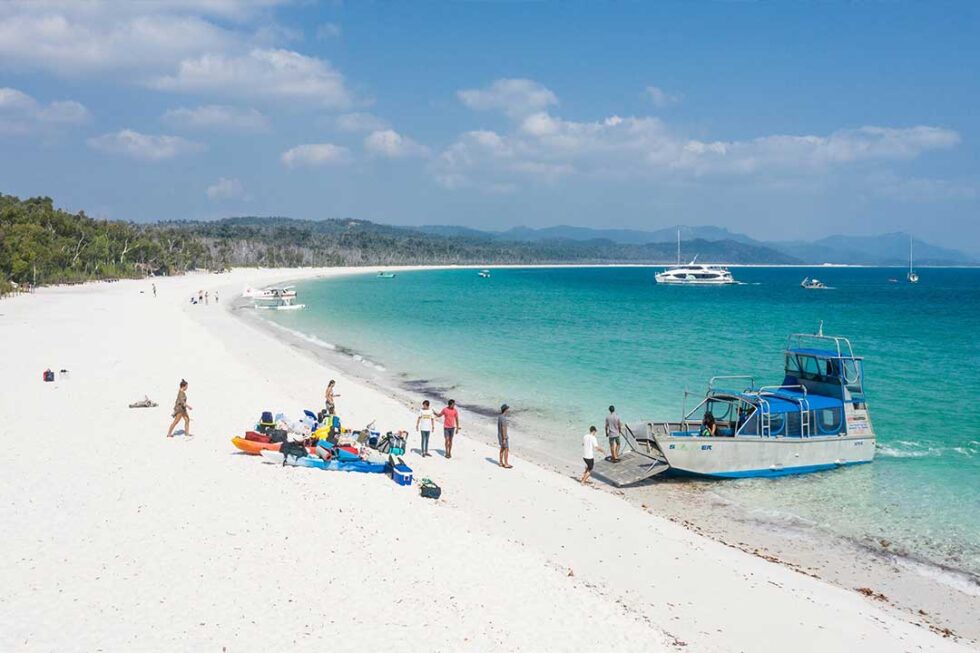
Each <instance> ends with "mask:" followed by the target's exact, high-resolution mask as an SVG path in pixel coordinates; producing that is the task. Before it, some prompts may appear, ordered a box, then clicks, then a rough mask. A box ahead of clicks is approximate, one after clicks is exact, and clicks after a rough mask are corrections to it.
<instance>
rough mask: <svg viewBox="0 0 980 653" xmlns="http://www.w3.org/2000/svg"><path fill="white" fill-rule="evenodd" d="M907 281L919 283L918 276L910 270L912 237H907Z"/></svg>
mask: <svg viewBox="0 0 980 653" xmlns="http://www.w3.org/2000/svg"><path fill="white" fill-rule="evenodd" d="M907 279H908V280H909V283H919V275H918V274H916V272H915V270H914V269H912V236H909V273H908V277H907Z"/></svg>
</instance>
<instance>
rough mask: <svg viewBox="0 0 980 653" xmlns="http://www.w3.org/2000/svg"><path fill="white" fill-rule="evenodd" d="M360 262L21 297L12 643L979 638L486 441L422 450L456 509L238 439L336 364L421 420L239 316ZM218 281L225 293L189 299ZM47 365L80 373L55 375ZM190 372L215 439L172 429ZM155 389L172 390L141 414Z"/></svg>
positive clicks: (2, 576) (482, 644) (441, 646)
mask: <svg viewBox="0 0 980 653" xmlns="http://www.w3.org/2000/svg"><path fill="white" fill-rule="evenodd" d="M359 271H360V272H363V271H364V270H359ZM342 272H343V271H338V270H332V271H312V270H307V271H296V270H288V271H268V270H266V271H261V270H259V271H256V270H249V271H244V270H238V271H235V272H233V273H230V274H226V275H221V276H206V275H189V276H186V277H182V278H174V279H159V280H157V288H158V290H159V296H158V297H157V298H154V297H153V296H152V294H150V292H149V291H150V284H149V282H146V281H141V282H136V281H122V282H118V283H113V284H90V285H85V286H76V287H71V288H52V289H42V290H41V291H39V292H38V293H37V294H35V295H32V296H21V297H14V298H11V299H5V300H3V301H0V347H2V351H0V355H2V358H0V360H2V361H3V364H2V367H3V384H4V385H3V388H4V389H3V392H2V393H0V410H2V414H3V415H4V419H3V421H2V423H0V433H2V434H3V436H4V440H5V441H6V442H7V443H8V445H9V447H10V449H11V450H12V452H13V453H12V455H8V456H7V457H5V458H4V459H3V462H2V463H0V489H2V492H0V523H2V524H3V536H2V545H3V549H4V552H5V555H4V556H3V558H2V561H0V617H2V618H0V649H2V650H4V651H13V650H58V651H62V650H98V649H103V650H121V649H137V650H161V649H169V650H174V649H176V650H190V649H194V650H219V649H225V650H228V651H234V650H268V649H271V648H273V647H275V648H303V649H314V648H315V649H318V650H325V649H326V648H328V647H329V648H331V649H333V650H364V649H366V648H368V647H372V648H373V647H378V648H382V647H383V648H384V649H387V650H420V649H422V650H439V651H450V650H453V651H454V650H479V651H482V650H508V651H511V650H527V651H541V650H583V649H588V648H591V647H600V646H601V647H603V648H605V649H612V650H651V649H652V650H667V649H671V648H675V647H682V646H683V647H685V648H687V649H688V650H695V651H728V650H733V651H769V650H772V651H776V650H784V649H791V650H818V649H819V650H834V651H836V650H854V649H857V648H861V649H864V650H875V651H922V650H930V651H932V650H936V651H938V650H965V649H966V648H967V646H965V645H964V643H963V642H958V641H956V640H954V639H952V638H943V637H941V636H940V635H938V634H936V633H935V632H933V631H932V630H930V628H928V627H927V626H926V625H925V624H923V623H918V624H917V623H911V622H910V621H909V620H908V617H907V615H906V614H905V613H903V612H899V611H897V610H895V609H893V608H891V607H889V606H888V605H885V604H882V603H881V602H879V601H876V600H874V599H873V598H867V597H864V596H862V595H860V594H858V593H856V592H854V591H850V590H845V589H842V588H840V587H837V586H834V585H831V584H829V583H826V582H823V581H821V580H817V579H814V578H812V577H810V576H807V575H804V574H801V573H797V572H796V571H793V570H791V569H789V568H787V567H786V566H783V565H780V564H774V563H772V562H769V561H766V560H764V559H762V558H760V557H757V556H753V555H749V554H746V553H744V552H743V551H740V550H738V549H736V548H732V547H728V546H725V545H723V544H720V543H718V542H716V541H714V540H711V539H708V538H706V537H703V536H700V535H698V534H697V533H695V532H693V531H691V530H689V529H686V528H684V527H682V526H681V525H678V524H676V523H673V522H671V521H669V520H667V519H664V518H662V517H659V516H657V515H655V514H652V513H651V512H649V511H645V510H643V509H642V508H640V507H639V506H636V505H634V504H632V503H630V502H628V501H623V500H622V499H621V498H620V497H619V496H617V495H616V494H615V493H612V492H607V491H601V490H597V489H592V488H582V487H579V486H578V485H576V484H575V483H573V482H572V481H571V479H569V478H568V477H567V476H565V475H563V474H557V473H555V472H553V471H550V470H548V469H545V468H544V467H541V466H538V465H534V464H532V463H530V462H529V461H527V460H524V459H522V458H521V457H520V455H519V454H517V453H515V455H513V456H512V462H513V463H514V464H515V468H514V469H513V470H502V469H500V468H498V467H497V466H496V465H495V464H493V462H494V461H495V459H496V451H495V449H493V448H491V447H488V446H486V445H485V444H482V443H481V442H480V441H479V438H467V437H465V434H464V436H463V437H462V438H460V441H459V443H458V445H457V448H456V449H454V457H453V460H451V461H448V460H444V459H442V458H441V457H435V458H429V459H420V458H418V457H417V456H409V462H410V464H412V465H413V466H414V467H415V472H416V477H417V478H418V477H422V476H428V477H431V478H433V479H435V480H436V481H437V482H439V483H440V484H441V485H442V486H443V487H444V499H443V500H440V501H438V502H432V501H429V500H425V499H422V498H420V497H419V496H418V494H417V491H415V489H414V488H413V489H406V488H402V487H398V486H396V485H394V484H393V483H391V482H390V481H389V480H388V479H386V478H384V477H379V476H373V475H348V474H338V473H329V472H320V471H318V470H306V469H294V468H280V467H277V466H273V465H267V464H263V463H262V462H260V461H259V460H257V459H255V458H250V457H247V456H244V455H239V454H237V453H236V452H235V450H234V449H233V448H232V447H231V444H230V443H229V442H228V439H229V438H230V437H231V436H232V435H234V434H237V433H240V432H241V431H242V430H243V429H245V428H247V427H248V426H250V424H251V423H253V422H254V420H255V418H256V417H257V416H258V413H259V412H260V411H261V410H269V409H271V410H283V411H286V412H287V413H293V414H296V413H298V412H299V410H300V409H302V408H305V407H312V406H317V405H318V404H319V402H320V400H321V398H322V393H323V387H324V385H325V382H326V380H327V379H328V378H333V377H335V378H337V379H338V385H339V386H340V387H341V394H342V397H341V399H340V400H339V401H338V407H339V409H340V412H341V414H342V416H343V417H344V419H345V421H346V422H347V423H348V424H350V425H354V426H361V425H364V424H367V423H368V422H370V421H372V420H377V423H378V426H379V427H381V428H382V429H383V430H390V429H395V428H409V427H410V425H411V424H413V423H414V420H413V418H412V416H411V412H410V410H409V408H408V407H407V406H406V405H405V404H404V403H403V402H402V401H399V400H398V399H397V398H394V397H391V396H389V395H386V394H385V393H383V392H378V391H377V390H376V389H374V388H372V387H371V386H370V385H369V384H366V383H364V382H362V381H360V380H357V379H355V378H351V377H348V376H346V375H345V374H344V373H343V372H342V371H341V370H336V369H329V368H328V367H327V366H325V365H324V363H323V362H321V361H318V360H316V359H314V358H312V357H310V356H308V355H306V353H305V352H303V351H300V350H299V349H297V348H295V347H291V346H288V345H285V344H283V343H282V342H281V341H279V340H278V339H276V338H274V337H272V336H271V335H269V334H268V333H267V332H265V331H261V330H258V329H253V328H249V327H248V325H246V324H243V323H242V322H241V321H240V320H237V319H235V317H234V316H233V315H231V314H230V313H229V312H228V311H226V310H223V309H224V307H225V306H227V303H228V301H229V300H231V299H232V296H233V295H234V294H237V291H240V289H241V287H242V286H243V285H244V284H246V283H249V284H252V285H258V284H261V283H272V282H275V281H277V280H281V279H287V278H288V279H295V278H299V277H301V276H307V275H313V274H338V273H342ZM198 288H206V289H208V290H210V291H211V292H212V293H213V292H214V291H215V290H220V292H221V296H222V304H223V306H215V305H214V304H213V303H212V304H211V305H210V306H192V305H190V304H189V303H188V301H187V300H188V298H189V297H190V295H191V294H192V293H193V292H194V291H196V290H197V289H198ZM140 291H144V292H143V293H141V292H140ZM49 367H50V368H52V369H55V370H58V369H61V368H66V369H68V370H70V376H69V378H67V379H59V380H58V381H57V382H56V383H53V384H51V383H42V382H41V371H42V370H44V369H45V368H49ZM181 377H184V378H187V379H188V380H189V381H190V383H191V386H190V389H189V391H188V396H189V403H190V404H191V405H192V406H193V407H194V410H193V411H192V414H191V416H192V418H193V422H192V431H193V432H194V433H195V437H194V438H191V439H184V438H176V439H173V440H167V439H166V438H164V437H163V435H164V432H165V430H166V427H167V425H168V423H169V421H170V420H169V415H170V408H171V405H172V403H173V399H174V394H175V391H176V387H175V386H176V382H177V380H178V379H180V378H181ZM144 395H149V396H150V397H151V398H152V399H154V400H156V401H157V402H158V403H159V404H160V406H159V407H158V408H152V409H129V408H127V404H129V403H130V402H133V401H137V400H139V399H142V398H143V396H144ZM464 425H465V423H464ZM437 448H439V447H437Z"/></svg>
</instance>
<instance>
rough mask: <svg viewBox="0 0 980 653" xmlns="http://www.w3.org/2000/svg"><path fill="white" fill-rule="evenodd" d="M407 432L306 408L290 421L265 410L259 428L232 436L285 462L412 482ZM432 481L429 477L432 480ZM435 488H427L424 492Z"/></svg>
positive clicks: (248, 449)
mask: <svg viewBox="0 0 980 653" xmlns="http://www.w3.org/2000/svg"><path fill="white" fill-rule="evenodd" d="M407 438H408V432H406V431H396V432H394V433H393V432H391V431H389V432H387V433H386V434H385V435H384V436H382V435H381V432H380V431H373V430H371V428H370V427H369V428H365V429H363V430H361V431H351V430H350V429H346V428H344V427H343V425H342V423H341V421H340V418H339V417H338V416H336V415H332V414H329V413H327V411H325V410H324V411H321V412H320V413H319V414H316V413H314V412H313V411H310V410H304V411H303V417H301V418H299V419H297V420H291V419H289V418H287V417H286V416H285V415H284V414H282V413H278V414H275V415H273V413H272V412H271V411H264V412H263V413H262V416H261V417H260V418H259V421H258V422H257V423H256V424H255V427H254V428H253V429H251V430H247V431H245V433H244V435H243V436H241V437H234V438H232V439H231V442H232V444H234V445H235V447H236V448H238V449H239V450H240V451H242V452H244V453H246V454H249V455H253V456H262V458H264V459H266V460H268V461H270V462H273V463H276V464H279V465H282V466H286V465H289V466H292V467H315V468H317V469H323V470H328V471H341V472H361V473H368V474H386V475H387V476H388V477H390V478H391V479H392V480H393V481H394V482H395V483H397V484H398V485H403V486H410V485H412V482H413V472H412V468H411V467H409V466H408V465H407V464H406V463H405V461H404V460H403V459H402V456H403V455H404V454H405V448H406V445H407ZM429 483H431V481H429ZM432 486H433V487H435V488H436V490H437V492H436V494H435V495H434V496H432V495H431V494H426V492H431V490H426V489H425V488H423V493H422V496H431V498H438V496H439V493H441V490H439V488H438V486H436V485H435V484H434V483H433V484H432Z"/></svg>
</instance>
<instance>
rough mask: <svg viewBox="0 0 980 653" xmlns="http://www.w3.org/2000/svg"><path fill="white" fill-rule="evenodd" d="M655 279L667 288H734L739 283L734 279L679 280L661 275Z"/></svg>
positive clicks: (656, 275) (657, 275)
mask: <svg viewBox="0 0 980 653" xmlns="http://www.w3.org/2000/svg"><path fill="white" fill-rule="evenodd" d="M653 278H654V279H655V280H656V282H657V283H659V284H663V285H666V286H734V285H735V284H737V283H738V282H737V281H735V280H734V279H678V278H676V277H669V276H664V275H661V274H655V275H653Z"/></svg>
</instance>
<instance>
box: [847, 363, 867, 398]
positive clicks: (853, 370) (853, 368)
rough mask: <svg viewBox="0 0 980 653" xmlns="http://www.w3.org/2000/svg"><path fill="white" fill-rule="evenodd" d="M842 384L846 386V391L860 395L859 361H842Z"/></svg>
mask: <svg viewBox="0 0 980 653" xmlns="http://www.w3.org/2000/svg"><path fill="white" fill-rule="evenodd" d="M843 363H844V382H845V383H846V384H847V389H848V390H850V391H851V392H856V393H858V394H860V393H861V392H863V391H862V389H861V376H862V371H863V370H862V369H861V368H862V367H863V366H862V365H861V362H860V361H856V360H854V359H844V361H843Z"/></svg>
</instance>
